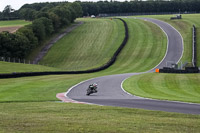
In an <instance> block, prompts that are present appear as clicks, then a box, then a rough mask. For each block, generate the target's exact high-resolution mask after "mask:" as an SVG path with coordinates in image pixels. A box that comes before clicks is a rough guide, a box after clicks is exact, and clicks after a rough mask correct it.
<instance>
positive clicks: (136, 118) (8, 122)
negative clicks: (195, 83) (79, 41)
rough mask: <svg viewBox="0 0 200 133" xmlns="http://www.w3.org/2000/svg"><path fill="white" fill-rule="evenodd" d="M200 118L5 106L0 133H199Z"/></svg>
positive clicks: (51, 105)
mask: <svg viewBox="0 0 200 133" xmlns="http://www.w3.org/2000/svg"><path fill="white" fill-rule="evenodd" d="M199 125H200V116H199V115H187V114H177V113H167V112H159V111H145V110H141V109H140V110H139V109H129V108H119V107H105V106H95V105H81V104H67V103H53V102H40V103H38V102H37V103H35V102H32V103H1V106H0V132H3V133H4V132H5V133H7V132H20V133H22V132H29V133H35V132H48V133H51V132H52V133H62V132H63V133H66V132H67V133H89V132H90V133H131V132H140V133H146V132H162V133H169V132H181V133H197V132H199V130H200V126H199Z"/></svg>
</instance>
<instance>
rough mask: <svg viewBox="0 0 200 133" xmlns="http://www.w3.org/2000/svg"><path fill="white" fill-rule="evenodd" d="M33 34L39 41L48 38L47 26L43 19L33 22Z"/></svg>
mask: <svg viewBox="0 0 200 133" xmlns="http://www.w3.org/2000/svg"><path fill="white" fill-rule="evenodd" d="M32 26H33V33H34V34H35V36H36V37H37V38H38V41H43V40H44V39H45V37H46V31H45V25H44V24H43V21H42V20H41V19H36V20H34V21H33V24H32Z"/></svg>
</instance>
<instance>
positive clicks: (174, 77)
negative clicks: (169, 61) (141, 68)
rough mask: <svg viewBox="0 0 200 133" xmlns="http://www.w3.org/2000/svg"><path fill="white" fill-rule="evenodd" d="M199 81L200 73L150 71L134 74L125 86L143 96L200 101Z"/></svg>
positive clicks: (133, 92) (132, 92) (135, 93)
mask: <svg viewBox="0 0 200 133" xmlns="http://www.w3.org/2000/svg"><path fill="white" fill-rule="evenodd" d="M199 81H200V74H161V73H149V74H141V75H136V76H132V77H131V78H129V79H127V80H126V81H125V82H124V84H123V87H124V89H125V90H126V91H128V92H129V93H131V94H134V95H137V96H141V97H148V98H153V99H161V100H172V101H184V102H193V103H200V87H199V86H200V82H199Z"/></svg>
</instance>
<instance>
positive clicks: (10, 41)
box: [0, 2, 82, 58]
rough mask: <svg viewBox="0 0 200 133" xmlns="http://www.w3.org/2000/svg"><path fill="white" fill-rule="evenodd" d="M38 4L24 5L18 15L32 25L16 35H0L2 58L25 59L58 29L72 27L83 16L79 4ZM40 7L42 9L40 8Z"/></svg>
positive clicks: (7, 33)
mask: <svg viewBox="0 0 200 133" xmlns="http://www.w3.org/2000/svg"><path fill="white" fill-rule="evenodd" d="M43 4H44V3H38V4H37V6H35V7H36V8H35V9H34V8H32V7H34V5H35V4H33V5H24V6H23V7H22V8H21V9H20V10H18V14H19V16H20V18H22V19H25V20H28V21H32V24H30V25H27V26H24V27H22V28H20V29H19V30H18V31H17V32H16V33H9V32H2V33H0V57H11V58H25V57H26V56H27V55H28V54H29V53H30V52H31V50H32V49H34V48H35V47H37V46H38V45H40V44H41V42H42V41H44V40H45V39H46V38H47V37H49V36H50V35H52V34H53V33H56V32H57V31H58V29H60V28H62V27H64V26H67V25H70V24H71V23H73V22H74V20H75V19H76V18H77V17H80V16H82V8H81V6H80V4H79V3H77V2H74V3H68V2H64V3H62V4H61V3H57V4H55V5H52V4H51V3H45V6H43ZM39 7H40V8H39Z"/></svg>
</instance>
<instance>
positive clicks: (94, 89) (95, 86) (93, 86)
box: [89, 83, 97, 92]
mask: <svg viewBox="0 0 200 133" xmlns="http://www.w3.org/2000/svg"><path fill="white" fill-rule="evenodd" d="M89 88H90V89H91V90H92V91H94V92H97V83H93V84H91V85H89Z"/></svg>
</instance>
